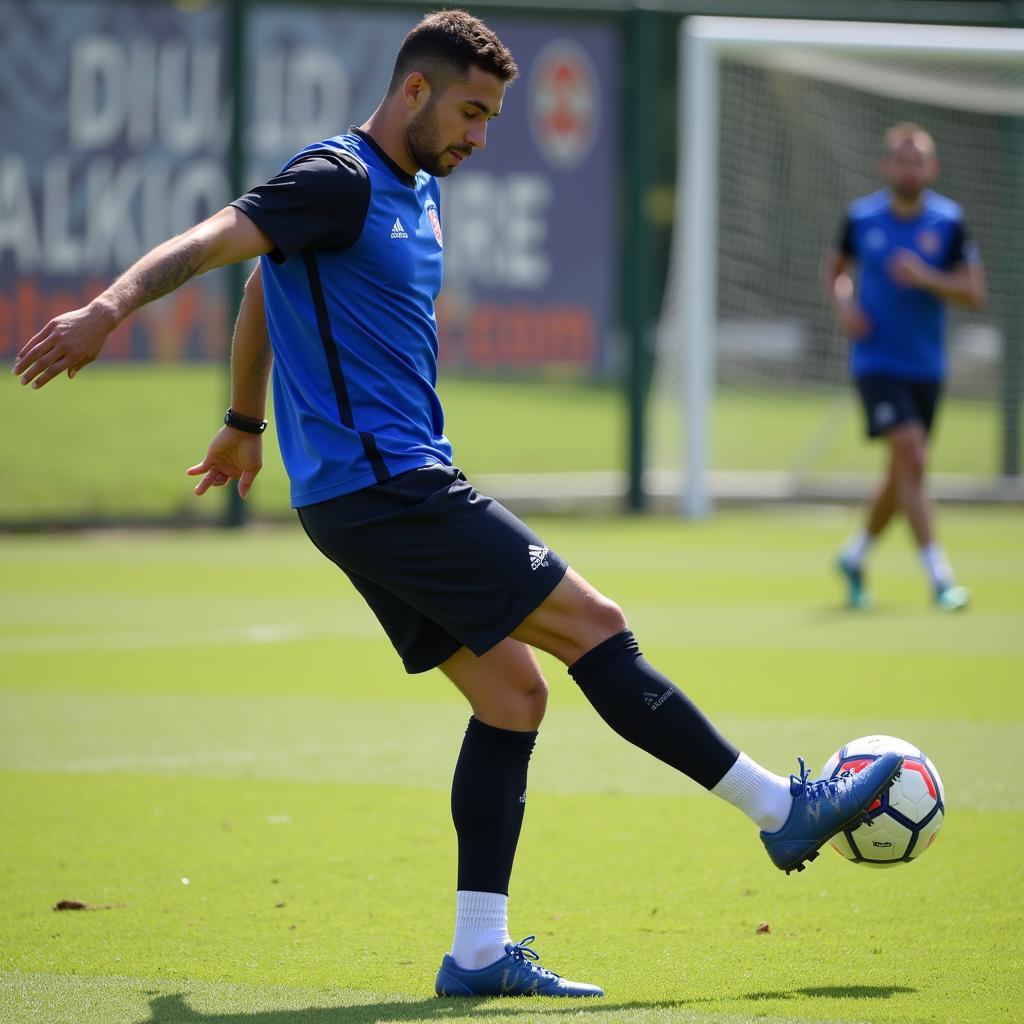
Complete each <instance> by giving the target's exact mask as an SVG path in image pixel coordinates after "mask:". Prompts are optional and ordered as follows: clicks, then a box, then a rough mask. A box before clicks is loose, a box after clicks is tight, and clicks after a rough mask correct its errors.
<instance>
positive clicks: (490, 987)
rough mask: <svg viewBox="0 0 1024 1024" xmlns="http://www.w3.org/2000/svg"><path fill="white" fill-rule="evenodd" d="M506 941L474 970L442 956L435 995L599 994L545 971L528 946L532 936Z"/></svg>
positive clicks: (600, 991)
mask: <svg viewBox="0 0 1024 1024" xmlns="http://www.w3.org/2000/svg"><path fill="white" fill-rule="evenodd" d="M536 937H537V936H536V935H531V936H529V938H526V939H523V941H522V942H517V943H516V944H515V945H514V946H513V945H512V944H511V943H509V945H507V946H506V947H505V955H504V956H503V957H501V959H500V960H496V961H495V962H494V963H493V964H491V965H490V966H489V967H481V968H480V970H478V971H467V970H463V969H462V968H461V967H460V966H459V965H458V964H457V963H456V962H455V961H454V960H453V959H452V958H451V957H450V956H448V955H445V958H444V959H443V960H442V961H441V969H440V970H439V971H438V972H437V981H435V982H434V991H435V992H436V993H437V994H438V995H439V996H603V995H604V989H603V988H598V987H597V985H588V984H586V983H585V982H582V981H569V980H568V979H567V978H562V977H559V975H557V974H555V973H554V971H548V970H545V969H544V968H543V967H540V966H539V965H538V964H537V962H536V961H538V960H539V959H540V957H539V956H538V955H537V954H536V953H535V952H534V951H533V950H532V949H531V948H530V943H531V942H533V940H534V939H535V938H536Z"/></svg>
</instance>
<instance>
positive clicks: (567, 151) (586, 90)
mask: <svg viewBox="0 0 1024 1024" xmlns="http://www.w3.org/2000/svg"><path fill="white" fill-rule="evenodd" d="M529 104H530V129H531V131H532V132H533V137H534V140H535V141H536V143H537V147H538V148H539V149H540V151H541V153H543V154H544V156H545V157H546V158H547V160H548V162H549V163H550V164H552V165H553V166H555V167H557V168H559V169H560V170H569V169H571V168H573V167H576V166H578V165H579V164H581V163H582V162H583V161H584V159H586V157H587V155H588V154H589V153H590V149H591V146H592V145H593V144H594V138H595V136H596V135H597V125H598V117H599V113H600V111H599V108H598V92H597V72H596V71H595V70H594V64H593V62H592V61H591V59H590V56H589V54H588V53H587V51H586V50H585V49H583V47H582V46H580V45H579V43H576V42H574V41H573V40H571V39H553V40H552V41H551V42H549V43H547V44H546V45H545V46H544V48H543V49H542V50H541V51H540V53H539V54H538V55H537V59H536V60H535V61H534V63H533V67H532V68H531V70H530V87H529Z"/></svg>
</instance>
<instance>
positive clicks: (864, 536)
mask: <svg viewBox="0 0 1024 1024" xmlns="http://www.w3.org/2000/svg"><path fill="white" fill-rule="evenodd" d="M873 540H874V537H872V536H871V534H870V533H868V531H867V530H858V532H857V533H855V534H854V535H853V536H852V537H851V538H850V539H849V540H848V541H847V542H846V546H845V547H844V548H843V550H842V554H841V555H840V557H841V558H842V560H843V561H844V562H845V563H846V564H847V565H848V566H849V567H850V568H851V569H859V568H860V567H861V565H862V564H863V562H864V559H865V558H867V557H868V552H869V551H870V550H871V542H872V541H873Z"/></svg>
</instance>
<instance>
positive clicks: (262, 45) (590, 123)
mask: <svg viewBox="0 0 1024 1024" xmlns="http://www.w3.org/2000/svg"><path fill="white" fill-rule="evenodd" d="M6 17H7V19H8V20H7V24H6V25H5V30H4V32H3V33H2V35H0V66H2V67H4V68H5V73H4V74H3V75H0V357H3V358H8V357H10V356H11V355H13V353H14V351H16V349H17V348H18V347H19V346H20V344H21V343H22V342H23V341H24V340H26V339H27V337H28V336H30V335H31V334H32V333H33V332H34V331H35V330H37V329H38V327H40V326H41V325H42V324H43V323H45V322H46V320H48V319H49V318H50V317H51V316H53V315H54V314H56V313H58V312H61V311H63V310H66V309H69V308H74V307H75V306H78V305H81V304H83V303H84V302H86V301H88V299H90V298H91V297H92V296H93V295H94V294H95V293H96V292H97V291H99V290H100V289H101V288H102V287H103V286H104V285H105V284H106V283H107V282H108V281H109V280H111V279H112V278H113V277H114V276H115V275H116V274H117V273H118V272H120V271H121V270H123V269H124V268H125V267H126V266H128V265H129V264H130V263H131V262H133V261H134V260H135V259H137V258H138V257H139V256H140V255H141V254H142V253H144V252H145V251H146V250H147V249H149V248H150V247H152V246H153V245H156V244H157V243H159V242H160V241H162V240H163V239H165V238H167V237H169V236H170V235H172V234H174V233H176V232H179V231H181V230H184V229H185V228H187V227H188V226H190V225H191V224H194V223H195V222H196V221H198V220H200V219H202V218H203V217H205V216H207V215H208V214H210V213H212V212H214V211H215V210H217V209H219V208H220V207H221V206H223V205H224V204H225V203H226V202H228V201H230V199H231V198H233V197H232V196H231V195H230V193H229V188H228V181H227V172H226V166H227V165H226V153H227V148H228V124H229V106H228V98H229V97H228V84H229V69H228V67H227V65H226V51H225V45H224V43H225V40H224V31H225V26H224V18H223V14H222V12H221V11H220V9H219V7H218V6H217V5H215V4H214V5H209V6H185V5H182V6H180V7H179V6H171V5H167V6H164V5H153V4H150V3H102V4H78V3H74V4H71V3H59V2H53V0H45V2H44V0H28V2H24V3H20V4H18V5H16V6H14V7H13V8H10V9H8V11H7V14H6ZM415 18H416V15H415V14H414V13H413V12H411V11H403V10H396V9H391V10H388V11H375V10H372V9H367V8H364V7H360V8H345V7H298V6H296V5H291V4H289V5H288V7H287V9H285V8H284V7H283V6H282V7H280V8H276V7H272V6H264V5H253V6H252V7H250V8H249V13H248V31H247V38H246V53H247V54H248V57H247V60H246V68H245V70H246V81H247V84H246V88H247V103H246V110H247V123H246V131H245V146H246V152H247V154H248V178H249V182H250V183H256V182H257V181H259V180H263V179H265V178H267V177H269V176H270V175H272V174H274V173H275V172H276V171H277V170H278V169H279V168H280V166H281V165H282V164H283V163H285V162H286V161H287V159H288V158H289V157H290V156H291V155H292V154H293V153H294V152H295V151H296V150H298V149H300V148H302V147H303V146H305V145H307V144H308V143H310V142H312V141H315V140H317V139H320V138H326V137H328V136H330V135H334V134H336V133H338V132H339V131H343V130H345V129H346V128H347V127H348V126H349V125H350V124H352V123H356V124H358V123H361V122H362V121H363V120H365V119H366V118H367V117H368V116H369V114H370V113H372V111H373V109H374V108H375V107H376V105H377V104H378V102H379V101H380V99H381V97H382V96H383V94H384V92H385V91H386V89H387V85H388V81H389V79H390V75H391V70H392V65H393V60H394V55H395V53H396V51H397V49H398V47H399V45H400V43H401V41H402V38H403V36H404V35H405V33H406V32H407V31H408V30H409V28H410V27H411V26H412V24H414V22H415ZM490 24H491V25H492V27H493V28H494V29H495V30H496V31H497V32H498V33H499V34H500V35H501V37H502V39H503V40H504V41H505V42H506V44H507V45H508V46H509V48H510V49H511V50H512V52H513V54H514V55H515V57H516V59H517V61H518V63H519V66H520V78H519V80H518V81H517V82H516V83H515V84H514V85H513V86H512V87H511V88H510V89H509V90H508V93H507V95H506V99H505V104H504V108H503V110H502V113H501V117H500V118H499V119H497V120H496V121H494V122H492V123H491V125H490V128H489V132H488V143H487V146H486V148H485V149H484V150H482V151H480V152H477V153H475V154H474V155H473V157H472V158H471V159H470V160H469V161H468V162H467V164H466V165H465V166H464V167H462V168H460V169H459V170H457V171H456V172H455V173H454V174H453V175H451V176H450V177H449V178H447V179H445V180H444V181H443V182H442V190H443V195H442V210H441V220H442V227H443V235H444V246H445V287H444V291H443V293H442V298H441V300H440V302H439V304H438V320H439V326H440V332H441V352H442V361H443V362H444V363H445V364H446V365H448V366H451V367H457V368H460V369H465V370H467V371H474V370H479V371H484V372H508V371H513V372H514V371H522V372H534V371H536V370H539V369H545V368H552V369H556V370H558V371H559V372H570V373H576V374H583V375H601V374H604V373H606V372H608V370H609V369H610V368H611V367H612V365H613V364H614V360H615V353H614V351H613V343H612V341H611V339H612V338H613V336H614V328H615V320H616V310H617V301H616V300H617V295H616V291H617V288H616V281H617V277H618V275H617V266H616V254H617V251H618V226H617V218H616V202H617V193H618V183H617V174H618V164H619V157H618V151H619V143H618V139H619V130H618V110H617V106H616V97H617V94H618V64H619V61H618V52H617V37H616V34H615V32H614V30H613V29H612V28H611V27H610V26H607V25H601V24H589V23H583V22H578V21H572V22H564V23H563V22H559V21H551V20H545V21H543V22H540V23H534V22H531V21H529V20H527V19H520V18H510V17H502V18H494V19H492V20H491V21H490ZM225 306H226V300H225V296H224V285H223V281H222V280H221V279H220V277H219V275H216V274H214V275H211V276H210V277H209V278H203V279H201V280H200V281H198V282H193V283H191V284H190V285H189V286H187V287H186V288H184V289H182V290H181V291H180V292H178V293H175V294H174V295H171V296H168V297H167V298H165V299H162V300H160V301H159V302H157V303H154V304H153V305H152V306H150V307H147V308H145V309H143V310H141V311H140V313H139V314H137V315H136V317H135V318H133V320H132V321H131V322H130V323H129V324H126V325H125V326H124V327H122V328H121V329H120V330H119V331H118V332H117V334H116V335H115V337H113V338H112V339H111V343H110V345H109V346H108V349H107V350H106V351H105V356H106V357H107V358H110V357H113V358H131V359H165V360H186V359H188V360H204V359H222V358H223V357H224V355H225V353H226V349H227V333H228V332H227V327H226V321H225V317H226V308H225Z"/></svg>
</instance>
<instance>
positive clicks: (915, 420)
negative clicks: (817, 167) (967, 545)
mask: <svg viewBox="0 0 1024 1024" xmlns="http://www.w3.org/2000/svg"><path fill="white" fill-rule="evenodd" d="M880 168H881V174H882V178H883V179H884V181H885V183H886V185H887V186H888V187H887V188H886V189H883V190H882V191H879V192H875V193H873V194H872V195H868V196H864V197H862V198H860V199H857V200H855V201H854V202H853V203H851V204H850V207H849V210H848V212H847V216H846V220H845V221H844V223H843V227H842V231H841V234H840V238H839V245H838V247H837V248H836V249H835V250H833V251H832V252H831V253H830V254H829V255H828V257H827V259H826V264H825V290H826V294H827V295H828V298H829V300H830V301H831V303H832V305H833V308H834V310H835V314H836V319H837V320H838V322H839V326H840V328H841V329H842V331H843V333H844V334H845V335H846V336H847V337H848V338H849V340H850V342H851V343H852V344H851V347H852V351H851V367H852V372H853V377H854V380H855V382H856V385H857V390H858V392H859V393H860V397H861V401H862V402H863V404H864V412H865V415H866V418H867V432H868V436H869V437H872V438H875V437H884V438H885V439H886V442H887V444H888V447H889V462H888V467H887V470H886V476H885V479H884V480H883V481H882V483H881V485H880V487H879V488H878V491H877V492H876V494H875V496H874V498H873V499H872V501H871V504H870V506H869V508H868V515H867V522H866V524H865V526H864V528H863V529H861V530H859V531H858V532H857V533H856V534H855V535H854V536H853V537H851V538H850V540H849V542H848V543H847V545H846V547H845V548H844V549H843V551H842V553H841V554H840V557H839V562H838V565H839V569H840V571H841V572H842V574H843V576H844V578H845V580H846V584H847V590H848V602H849V604H850V606H851V607H855V608H859V607H864V606H865V605H867V604H868V603H869V599H868V593H867V590H866V587H865V583H864V563H865V559H866V558H867V555H868V552H869V551H870V549H871V546H872V545H873V544H874V542H875V540H877V538H878V537H879V535H880V534H881V533H882V531H883V530H884V529H885V528H886V526H887V525H888V524H889V522H890V520H891V519H892V517H893V515H894V514H895V513H896V512H897V511H901V512H903V513H904V514H905V515H906V517H907V521H908V522H909V523H910V529H911V531H912V532H913V535H914V539H915V540H916V541H917V545H918V549H919V551H920V556H921V561H922V563H923V565H924V568H925V571H926V572H927V574H928V580H929V584H930V586H931V593H932V596H933V598H934V600H935V603H936V605H937V606H938V607H939V608H943V609H958V608H964V607H966V605H967V603H968V600H969V593H968V591H967V590H966V588H964V587H959V586H956V584H955V580H954V577H953V570H952V568H951V567H950V565H949V562H948V560H947V558H946V555H945V553H944V551H943V549H942V547H941V545H940V544H939V543H938V541H937V540H936V539H935V526H934V518H935V517H934V512H933V510H932V506H931V503H930V501H929V498H928V494H927V490H926V486H925V472H926V469H927V460H928V438H929V434H930V431H931V428H932V423H933V421H934V418H935V413H936V410H937V408H938V405H939V399H940V397H941V394H942V387H943V381H944V378H945V376H946V358H945V347H944V337H945V330H946V310H945V306H946V303H947V302H955V303H957V304H959V305H962V306H967V307H968V308H970V309H980V308H981V307H982V305H983V304H984V301H985V275H984V270H983V267H982V264H981V260H980V259H979V256H978V252H977V249H976V247H975V246H974V244H973V243H972V242H971V240H970V238H969V236H968V233H967V228H966V227H965V225H964V218H963V212H962V211H961V209H960V207H959V206H958V205H957V204H956V203H954V202H953V201H952V200H950V199H947V198H945V197H944V196H941V195H938V194H937V193H935V192H932V191H930V190H929V189H928V186H929V185H930V184H931V183H932V182H933V181H934V180H935V178H936V176H937V174H938V171H939V162H938V159H937V156H936V152H935V143H934V141H933V140H932V137H931V136H930V135H929V134H928V133H927V132H926V131H925V130H924V129H923V128H921V127H920V126H919V125H916V124H911V123H902V124H897V125H894V126H893V127H892V128H890V129H889V130H888V131H887V132H886V133H885V144H884V151H883V155H882V159H881V164H880ZM853 262H856V263H857V264H858V265H859V268H860V287H859V290H855V288H854V284H853V281H852V279H851V277H850V274H849V267H850V265H851V263H853Z"/></svg>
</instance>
